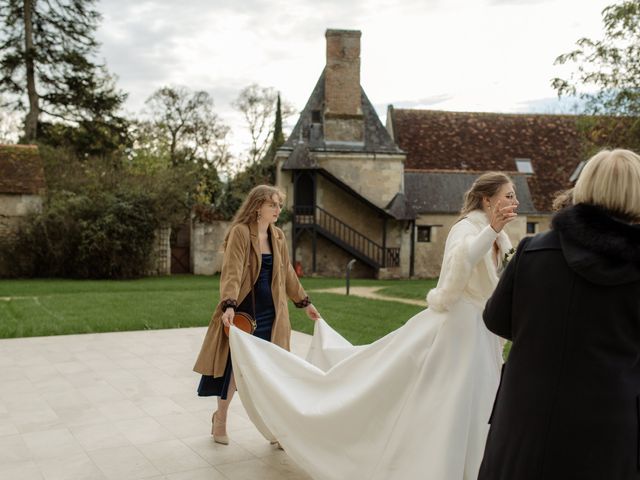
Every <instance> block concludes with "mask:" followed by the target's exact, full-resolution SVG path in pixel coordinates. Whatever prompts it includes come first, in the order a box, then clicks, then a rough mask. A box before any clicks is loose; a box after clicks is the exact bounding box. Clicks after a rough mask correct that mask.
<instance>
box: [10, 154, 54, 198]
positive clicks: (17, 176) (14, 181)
mask: <svg viewBox="0 0 640 480" xmlns="http://www.w3.org/2000/svg"><path fill="white" fill-rule="evenodd" d="M45 189H46V184H45V179H44V168H43V167H42V160H41V159H40V154H39V153H38V147H37V146H35V145H0V193H14V194H32V195H39V194H42V193H44V190H45Z"/></svg>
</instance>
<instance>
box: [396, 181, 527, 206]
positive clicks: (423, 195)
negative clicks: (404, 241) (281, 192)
mask: <svg viewBox="0 0 640 480" xmlns="http://www.w3.org/2000/svg"><path fill="white" fill-rule="evenodd" d="M480 175H481V172H464V171H443V170H438V171H429V170H409V171H407V170H405V174H404V192H405V195H406V197H407V199H408V202H409V205H410V206H411V208H412V209H413V210H414V211H415V212H416V213H418V214H420V213H457V212H459V211H460V209H461V207H462V202H463V200H464V194H465V192H466V191H467V190H469V188H470V187H471V184H472V183H473V182H474V180H475V179H476V178H478V177H479V176H480ZM511 178H512V179H513V184H514V187H515V190H516V195H517V196H518V201H519V202H520V206H519V207H518V212H519V213H525V214H526V213H534V212H535V211H536V209H535V207H534V205H533V202H532V200H531V193H530V191H529V186H528V184H527V179H526V178H525V176H524V175H522V174H512V175H511Z"/></svg>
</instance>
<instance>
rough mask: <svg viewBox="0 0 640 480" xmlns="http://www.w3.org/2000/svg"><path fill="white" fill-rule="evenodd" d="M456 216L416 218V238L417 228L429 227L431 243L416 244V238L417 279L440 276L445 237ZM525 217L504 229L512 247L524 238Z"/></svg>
mask: <svg viewBox="0 0 640 480" xmlns="http://www.w3.org/2000/svg"><path fill="white" fill-rule="evenodd" d="M457 220H458V215H452V214H440V215H438V214H433V215H431V214H429V215H425V214H423V215H419V216H418V218H416V237H417V230H418V228H417V227H419V226H428V225H430V226H431V241H430V242H418V241H417V238H416V244H415V245H416V250H415V252H416V253H415V255H416V256H415V276H416V277H419V278H435V277H437V276H439V275H440V268H441V267H442V257H443V255H444V246H445V243H446V241H447V235H448V234H449V231H450V230H451V227H453V225H454V224H455V223H456V222H457ZM526 226H527V216H525V215H523V216H519V217H517V218H516V219H515V220H514V221H513V222H511V223H509V224H508V225H507V227H506V228H505V232H506V233H507V235H509V239H510V240H511V243H512V244H513V246H514V247H517V246H518V243H520V240H522V239H523V238H524V237H525V236H526V231H527V230H526Z"/></svg>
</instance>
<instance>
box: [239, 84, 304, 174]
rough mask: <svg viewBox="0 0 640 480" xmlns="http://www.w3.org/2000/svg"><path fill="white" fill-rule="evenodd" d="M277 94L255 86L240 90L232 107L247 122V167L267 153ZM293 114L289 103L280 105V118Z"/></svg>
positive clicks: (271, 133) (272, 127) (268, 88)
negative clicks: (248, 137) (248, 144)
mask: <svg viewBox="0 0 640 480" xmlns="http://www.w3.org/2000/svg"><path fill="white" fill-rule="evenodd" d="M277 101H278V92H277V91H276V90H275V89H274V88H272V87H261V86H260V85H257V84H255V83H254V84H252V85H249V86H248V87H245V88H244V89H242V91H241V92H240V94H239V95H238V98H237V99H236V100H235V101H234V102H233V106H234V107H235V108H237V109H238V110H240V111H241V112H242V114H243V115H244V118H245V120H246V121H247V127H248V129H249V134H250V135H251V146H250V147H249V152H248V160H249V165H252V164H254V163H255V162H257V161H258V160H260V159H261V158H262V157H264V155H265V154H266V153H267V150H268V149H269V145H270V144H271V139H272V136H273V129H274V119H275V111H276V104H277ZM294 113H295V109H294V108H293V106H292V105H290V104H289V103H286V102H283V104H282V118H287V117H289V116H291V115H293V114H294Z"/></svg>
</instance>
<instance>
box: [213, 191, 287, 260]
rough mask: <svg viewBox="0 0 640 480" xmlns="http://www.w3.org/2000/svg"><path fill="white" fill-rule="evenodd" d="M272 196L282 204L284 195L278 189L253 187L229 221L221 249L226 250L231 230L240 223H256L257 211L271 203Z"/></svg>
mask: <svg viewBox="0 0 640 480" xmlns="http://www.w3.org/2000/svg"><path fill="white" fill-rule="evenodd" d="M274 195H277V196H278V199H279V201H280V203H284V200H285V198H286V197H285V194H284V192H283V191H282V190H280V189H279V188H278V187H274V186H273V185H258V186H257V187H253V189H252V190H251V191H250V192H249V194H248V195H247V198H245V200H244V202H242V205H240V208H239V209H238V211H237V212H236V214H235V216H234V217H233V220H232V221H231V226H230V227H229V230H227V233H226V235H225V236H224V243H223V245H222V248H223V249H224V248H227V240H228V239H229V233H230V232H231V229H232V228H233V227H235V226H236V225H238V224H241V223H244V224H245V225H249V224H251V223H253V222H257V221H258V210H260V208H262V205H263V204H264V203H265V202H270V201H272V200H273V196H274Z"/></svg>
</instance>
